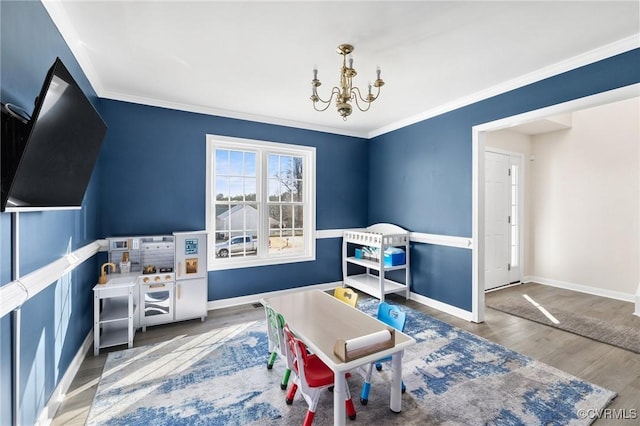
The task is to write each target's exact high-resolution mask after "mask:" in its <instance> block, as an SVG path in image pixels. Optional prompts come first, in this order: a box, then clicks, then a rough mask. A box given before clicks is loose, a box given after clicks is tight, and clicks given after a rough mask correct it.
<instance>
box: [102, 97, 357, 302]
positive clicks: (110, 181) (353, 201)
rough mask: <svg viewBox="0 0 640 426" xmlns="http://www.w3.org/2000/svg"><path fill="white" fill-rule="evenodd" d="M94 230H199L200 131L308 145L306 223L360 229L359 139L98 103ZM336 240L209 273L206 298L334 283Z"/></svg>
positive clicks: (202, 156) (202, 201)
mask: <svg viewBox="0 0 640 426" xmlns="http://www.w3.org/2000/svg"><path fill="white" fill-rule="evenodd" d="M101 112H102V115H103V118H104V119H105V120H106V121H107V123H109V134H108V135H107V137H106V139H105V143H104V146H103V151H102V153H101V157H100V160H99V164H100V172H101V179H100V194H101V195H100V200H101V201H100V202H101V204H100V212H101V216H100V229H101V232H100V233H101V236H103V237H107V236H117V235H142V234H166V233H171V232H173V231H188V230H198V229H204V228H205V224H206V223H205V186H206V180H205V176H206V143H205V140H206V135H207V134H216V135H223V136H233V137H239V138H247V139H258V140H266V141H273V142H280V143H289V144H297V145H305V146H313V147H315V148H316V188H317V190H316V225H317V226H316V227H317V229H334V228H350V227H351V228H352V227H362V226H366V225H367V204H368V201H367V200H368V197H367V177H368V162H367V160H366V159H367V156H368V142H367V140H365V139H360V138H353V137H347V136H338V135H333V134H329V133H321V132H314V131H308V130H302V129H296V128H291V127H282V126H275V125H270V124H262V123H255V122H250V121H243V120H236V119H229V118H222V117H214V116H210V115H203V114H196V113H190V112H182V111H175V110H169V109H164V108H156V107H151V106H145V105H138V104H131V103H127V102H119V101H111V100H104V99H103V100H102V102H101ZM339 244H340V243H339V240H338V239H332V240H318V242H317V245H316V261H315V262H303V263H290V264H286V265H277V266H264V267H255V268H247V269H232V270H227V271H218V272H210V273H209V300H216V299H224V298H230V297H237V296H244V295H248V294H255V293H263V292H268V291H275V290H281V289H286V288H292V287H300V286H304V285H310V284H317V283H325V282H333V281H339V280H341V279H342V273H341V263H340V262H341V261H340V250H341V249H340V245H339Z"/></svg>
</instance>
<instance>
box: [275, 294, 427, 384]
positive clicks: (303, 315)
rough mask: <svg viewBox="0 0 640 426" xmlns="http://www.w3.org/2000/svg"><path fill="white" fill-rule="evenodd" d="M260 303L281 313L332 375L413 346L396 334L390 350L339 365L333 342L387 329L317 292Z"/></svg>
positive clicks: (280, 297)
mask: <svg viewBox="0 0 640 426" xmlns="http://www.w3.org/2000/svg"><path fill="white" fill-rule="evenodd" d="M263 304H265V305H268V306H270V307H272V308H273V309H274V310H275V311H277V312H279V313H281V314H282V315H283V316H284V319H285V321H286V322H287V323H288V324H289V327H290V328H291V329H292V331H293V332H294V333H296V334H297V335H298V336H299V337H300V338H301V339H302V340H303V341H304V342H305V343H306V344H307V346H309V348H310V349H311V350H312V351H313V353H315V354H317V355H318V356H319V357H320V359H322V361H323V362H324V363H325V364H327V366H329V367H330V368H331V369H332V370H333V371H336V372H338V371H348V370H351V369H353V368H355V367H358V366H360V365H364V364H367V363H369V362H373V361H376V360H378V359H380V358H384V357H386V356H389V355H391V354H393V353H395V352H398V351H400V350H402V349H404V348H406V347H408V346H411V345H413V344H415V343H416V341H415V340H414V339H413V338H412V337H410V336H407V335H406V334H404V333H401V332H399V331H396V333H395V335H396V338H395V346H394V347H393V348H390V349H385V350H382V351H379V352H376V353H374V354H371V355H368V356H365V357H362V358H358V359H356V360H353V361H350V362H343V361H342V360H340V359H339V358H338V357H337V356H336V355H335V354H334V353H333V348H334V344H335V342H336V340H337V339H343V340H349V339H353V338H356V337H361V336H364V335H368V334H371V333H375V332H377V331H381V330H386V329H387V328H388V327H389V326H388V325H386V324H384V323H383V322H381V321H378V320H377V319H376V318H374V317H372V316H370V315H367V314H365V313H364V312H362V311H360V310H358V309H356V308H353V307H351V306H349V305H347V304H346V303H344V302H342V301H340V300H338V299H336V298H335V297H333V296H331V295H330V294H327V293H325V292H323V291H320V290H307V291H299V292H294V293H287V294H284V295H282V296H275V297H269V298H266V299H264V300H263Z"/></svg>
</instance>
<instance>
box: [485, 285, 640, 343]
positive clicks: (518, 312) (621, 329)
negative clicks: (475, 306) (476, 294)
mask: <svg viewBox="0 0 640 426" xmlns="http://www.w3.org/2000/svg"><path fill="white" fill-rule="evenodd" d="M487 306H488V307H490V308H492V309H496V310H498V311H502V312H506V313H508V314H511V315H515V316H518V317H521V318H525V319H528V320H530V321H535V322H539V323H541V324H545V325H549V326H551V327H555V328H558V329H560V330H564V331H568V332H570V333H574V334H578V335H580V336H584V337H588V338H590V339H593V340H597V341H598V342H603V343H607V344H609V345H613V346H617V347H619V348H622V349H626V350H629V351H632V352H635V353H640V318H637V317H633V318H632V319H633V320H636V321H637V324H638V326H637V327H635V328H634V327H629V326H625V325H618V324H613V323H611V322H608V321H603V320H601V319H598V318H594V317H591V316H588V315H582V314H579V313H575V312H569V311H565V310H563V309H558V308H556V307H553V306H544V309H545V310H546V311H547V312H548V313H549V314H551V316H552V317H553V318H554V319H555V320H556V321H558V322H557V323H556V322H554V321H552V320H551V319H550V318H549V317H548V316H547V315H545V314H544V313H543V312H542V311H541V310H540V309H538V308H537V307H536V306H534V305H533V304H532V303H531V302H529V301H527V300H525V299H524V298H522V297H510V298H508V299H504V300H502V301H496V302H490V303H488V304H487Z"/></svg>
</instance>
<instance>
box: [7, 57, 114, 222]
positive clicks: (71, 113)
mask: <svg viewBox="0 0 640 426" xmlns="http://www.w3.org/2000/svg"><path fill="white" fill-rule="evenodd" d="M27 126H28V129H29V130H28V132H29V136H28V137H27V138H26V144H25V145H24V149H22V151H21V152H18V153H17V154H16V155H15V158H14V159H13V161H12V163H13V164H12V170H11V172H13V173H9V176H8V177H5V178H4V179H3V182H2V206H1V207H2V211H34V210H49V209H71V208H80V206H81V205H82V200H83V198H84V194H85V191H86V189H87V185H88V184H89V179H90V178H91V174H92V172H93V168H94V166H95V162H96V159H97V157H98V153H99V152H100V146H101V145H102V140H103V138H104V135H105V132H106V130H107V126H106V124H105V123H104V121H103V120H102V118H101V117H100V115H99V114H98V112H97V111H96V110H95V108H94V107H93V105H92V104H91V102H89V100H88V99H87V97H86V96H85V95H84V93H83V92H82V90H81V89H80V87H79V86H78V84H77V83H76V82H75V80H74V79H73V77H72V76H71V74H70V73H69V71H68V70H67V68H66V67H65V66H64V64H63V63H62V61H61V60H60V59H59V58H57V59H56V61H55V62H54V64H53V66H52V67H51V69H50V70H49V72H48V73H47V76H46V78H45V81H44V84H43V86H42V90H41V91H40V96H39V97H38V98H37V99H36V104H35V107H34V110H33V114H32V116H31V119H30V120H29V122H28V124H27ZM4 143H5V142H4V141H3V144H4ZM18 151H20V150H18ZM3 153H4V150H3ZM14 170H15V172H14Z"/></svg>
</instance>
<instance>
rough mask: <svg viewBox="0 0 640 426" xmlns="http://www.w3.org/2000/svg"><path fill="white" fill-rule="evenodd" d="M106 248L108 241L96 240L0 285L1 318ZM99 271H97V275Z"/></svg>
mask: <svg viewBox="0 0 640 426" xmlns="http://www.w3.org/2000/svg"><path fill="white" fill-rule="evenodd" d="M104 249H106V241H102V240H96V241H94V242H92V243H89V244H87V245H86V246H84V247H81V248H79V249H77V250H75V251H73V252H71V253H68V254H66V255H64V256H62V257H61V258H60V259H58V260H56V261H54V262H51V263H49V264H47V265H46V266H43V267H42V268H39V269H36V270H35V271H33V272H31V273H29V274H27V275H25V276H22V277H20V278H18V279H17V280H14V281H11V282H10V283H7V284H5V285H3V286H2V287H0V318H2V317H4V316H5V315H7V314H8V313H9V312H11V311H13V310H14V309H17V308H19V307H20V306H21V305H22V304H23V303H24V302H26V301H27V300H29V299H30V298H32V297H33V296H35V295H36V294H38V293H40V292H41V291H42V290H44V289H45V288H47V287H48V286H50V285H51V284H53V283H54V282H56V281H57V280H59V279H60V278H62V277H63V276H64V275H65V274H67V273H69V272H71V271H72V270H74V269H75V268H76V267H77V266H78V265H80V264H81V263H82V262H84V261H86V260H87V259H89V258H91V257H92V256H94V255H95V254H96V253H98V252H99V251H102V250H104ZM97 274H98V272H97V271H96V275H97Z"/></svg>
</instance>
